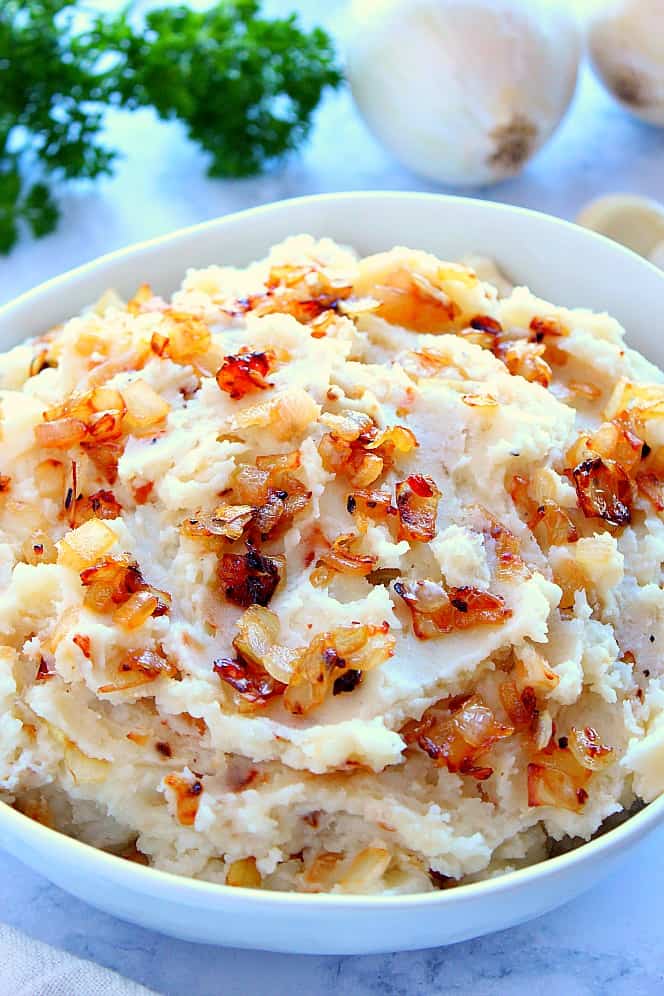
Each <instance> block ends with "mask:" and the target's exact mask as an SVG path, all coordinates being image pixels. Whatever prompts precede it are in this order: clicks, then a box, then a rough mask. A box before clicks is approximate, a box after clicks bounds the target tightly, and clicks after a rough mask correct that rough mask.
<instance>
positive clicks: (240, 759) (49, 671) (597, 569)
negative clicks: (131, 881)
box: [0, 236, 664, 892]
mask: <svg viewBox="0 0 664 996" xmlns="http://www.w3.org/2000/svg"><path fill="white" fill-rule="evenodd" d="M477 268H478V272H482V273H484V272H486V271H485V265H484V264H483V263H482V262H481V261H479V262H478V263H477ZM0 386H1V387H2V390H1V391H0V398H1V406H2V421H1V431H2V440H1V443H0V452H1V454H2V460H1V461H0V474H1V475H2V476H1V477H0V490H1V492H2V493H1V494H0V529H1V534H0V571H1V573H2V588H1V594H0V631H1V632H0V644H1V646H0V797H1V798H2V799H3V800H4V801H6V802H7V803H9V804H11V805H14V806H15V807H16V808H18V809H20V810H21V811H23V812H25V813H27V814H28V815H30V816H32V817H33V818H36V819H39V820H41V821H42V822H44V823H47V824H49V825H51V826H54V827H57V828H58V829H60V830H62V831H64V832H65V833H69V834H73V835H75V836H77V837H80V838H81V839H83V840H86V841H88V842H90V843H92V844H94V845H96V846H98V847H102V848H107V849H111V850H113V851H115V852H117V853H120V854H123V855H124V856H126V857H128V858H131V859H133V860H138V861H142V862H144V863H148V864H151V865H154V866H156V867H159V868H162V869H167V870H169V871H174V872H178V873H181V874H184V875H192V876H196V877H199V878H204V879H208V880H210V881H215V882H228V883H229V884H231V885H249V886H258V887H263V888H266V889H289V890H297V891H302V892H316V891H337V892H338V891H342V892H412V891H423V890H429V889H434V888H441V887H447V886H449V885H454V884H455V883H458V882H463V881H469V880H474V879H477V878H482V877H486V876H490V875H495V874H497V873H499V872H502V871H505V870H508V869H511V868H515V867H519V866H521V865H523V864H527V863H532V862H534V861H538V860H540V859H542V858H544V857H545V856H546V855H547V853H549V849H550V847H551V845H552V842H555V841H558V840H561V839H562V838H566V837H573V838H577V837H580V838H584V839H587V838H589V837H590V836H591V834H593V833H594V832H595V831H596V830H597V828H598V827H599V826H600V824H601V823H602V821H603V820H605V819H606V818H607V817H609V816H611V815H612V814H616V813H619V812H621V811H623V810H627V809H629V807H630V806H632V804H633V803H634V802H635V801H636V800H637V799H641V800H645V801H646V802H647V801H650V800H652V799H653V798H654V797H655V796H656V795H657V794H658V793H659V792H661V791H662V789H664V682H663V681H662V665H661V651H660V647H661V646H662V644H663V643H664V594H663V592H662V588H661V581H662V562H664V523H663V522H662V519H661V517H660V513H661V511H662V510H664V376H663V375H662V374H661V373H660V371H659V370H657V369H656V368H654V367H653V366H651V365H650V364H649V363H648V362H647V361H646V360H644V359H643V358H642V357H641V356H639V355H638V354H636V353H635V352H633V351H631V350H629V349H627V348H626V347H625V345H624V343H623V332H622V329H621V328H620V327H619V326H618V324H617V323H616V322H615V321H614V320H612V319H611V318H609V317H608V316H607V315H596V314H592V313H590V312H588V311H582V310H567V309H565V308H559V307H556V306H554V305H552V304H549V303H547V302H546V301H542V300H539V299H538V298H536V297H534V296H533V295H532V294H531V293H530V292H529V291H528V290H526V289H525V288H522V287H519V288H515V289H513V290H511V289H509V288H507V289H506V288H505V287H504V285H503V287H502V289H501V293H500V295H499V293H498V291H497V290H496V289H495V287H494V286H493V285H492V284H490V283H487V282H483V281H482V280H481V279H480V278H479V277H478V276H477V274H476V272H475V271H474V270H472V269H470V268H468V267H465V266H462V265H459V264H454V263H442V262H440V261H439V260H437V259H435V258H434V257H432V256H430V255H427V254H425V253H422V252H416V251H412V250H409V249H394V250H392V251H391V252H389V253H384V254H380V255H378V256H373V257H370V258H367V259H363V260H358V259H357V258H356V256H355V255H354V254H353V253H351V252H350V251H347V250H345V249H342V248H339V247H338V246H336V245H334V244H333V243H332V242H330V241H328V240H322V241H319V242H316V241H314V240H313V239H311V238H309V237H304V236H302V237H298V238H293V239H289V240H288V241H286V242H285V243H283V244H282V245H280V246H277V247H275V248H274V249H273V250H272V252H271V253H270V255H269V257H268V259H267V260H265V261H262V262H259V263H255V264H253V265H251V266H249V267H248V268H247V269H246V270H236V269H232V268H228V267H218V266H212V267H209V268H208V269H206V270H200V271H190V272H189V273H188V274H187V276H186V278H185V280H184V283H183V285H182V288H181V289H180V290H179V291H177V292H176V293H175V294H174V296H173V299H172V301H171V302H170V303H166V302H165V301H163V300H162V299H161V298H159V297H156V296H154V295H153V293H152V291H151V290H150V288H149V287H142V288H141V289H140V290H139V292H138V293H137V295H136V296H135V297H134V298H133V299H132V300H131V301H129V302H128V303H124V302H122V301H120V300H119V299H118V298H117V297H115V296H114V295H113V294H108V295H106V296H105V298H104V299H103V300H101V301H100V302H98V304H97V305H96V306H95V307H94V308H93V309H92V310H91V311H89V312H86V313H85V314H84V315H82V316H80V317H77V318H73V319H72V320H71V321H69V322H67V324H66V325H64V326H62V327H59V328H56V329H53V330H51V331H49V332H47V333H46V334H45V335H44V336H42V337H41V338H40V339H38V340H36V341H32V342H29V343H26V344H24V345H21V346H18V347H16V348H15V349H13V350H11V351H10V352H9V353H7V354H5V355H4V356H2V357H1V358H0Z"/></svg>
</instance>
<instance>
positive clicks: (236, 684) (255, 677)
mask: <svg viewBox="0 0 664 996" xmlns="http://www.w3.org/2000/svg"><path fill="white" fill-rule="evenodd" d="M213 669H214V672H215V674H218V675H219V677H220V678H221V680H222V681H224V682H225V683H226V684H227V685H230V686H231V688H232V689H233V690H234V691H235V692H236V693H237V697H236V705H237V706H238V708H239V709H240V711H241V712H254V711H255V710H256V709H261V708H262V707H263V706H266V705H267V704H268V702H269V701H270V699H273V698H274V697H275V696H276V695H281V694H282V692H283V691H284V688H285V685H284V684H283V683H282V682H280V681H275V679H274V678H272V677H271V675H269V674H268V673H267V671H265V669H264V668H261V667H258V666H256V665H255V664H251V663H250V662H248V661H243V660H229V659H228V658H227V657H220V658H219V659H218V660H216V661H215V662H214V665H213Z"/></svg>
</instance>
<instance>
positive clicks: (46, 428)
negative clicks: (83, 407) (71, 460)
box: [35, 418, 87, 450]
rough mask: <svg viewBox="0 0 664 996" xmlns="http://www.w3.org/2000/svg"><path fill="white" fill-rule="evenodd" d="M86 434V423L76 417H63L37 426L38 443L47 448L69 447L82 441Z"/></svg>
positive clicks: (60, 448) (36, 436)
mask: <svg viewBox="0 0 664 996" xmlns="http://www.w3.org/2000/svg"><path fill="white" fill-rule="evenodd" d="M86 434H87V429H86V426H85V423H84V422H81V421H80V419H76V418H61V419H57V420H54V421H52V422H43V423H41V424H40V425H36V426H35V439H36V441H37V445H38V446H43V447H45V448H47V449H57V450H64V449H69V447H70V446H76V445H77V444H78V443H80V442H82V440H83V439H85V436H86Z"/></svg>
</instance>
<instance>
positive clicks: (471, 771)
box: [401, 695, 514, 781]
mask: <svg viewBox="0 0 664 996" xmlns="http://www.w3.org/2000/svg"><path fill="white" fill-rule="evenodd" d="M513 733H514V728H513V727H511V726H506V725H505V724H503V723H501V722H499V721H498V720H497V719H496V716H495V715H494V713H493V711H492V710H491V709H490V708H489V706H487V704H486V703H485V702H484V700H483V699H482V697H481V696H480V695H466V696H458V697H457V698H456V699H442V700H441V701H440V702H437V703H436V704H435V705H433V706H430V707H429V708H428V709H427V710H426V711H425V712H424V713H423V715H422V717H421V719H419V720H411V721H409V722H408V723H406V725H405V726H404V727H403V728H402V729H401V736H402V737H403V739H404V740H405V741H406V743H407V744H417V745H418V747H420V749H421V750H423V751H424V752H425V753H426V754H428V755H429V757H430V758H431V760H432V761H433V762H434V764H435V765H436V766H437V767H445V768H447V770H448V771H450V772H452V773H456V772H458V773H459V774H464V775H472V777H473V778H476V779H477V780H478V781H484V780H485V779H486V778H489V777H490V776H491V775H492V774H493V768H491V767H488V766H486V765H478V764H477V761H479V760H480V759H481V758H482V756H483V755H484V754H486V752H487V751H488V750H489V749H490V748H491V747H493V745H494V744H496V743H497V742H498V741H499V740H504V739H505V738H507V737H511V736H512V734H513Z"/></svg>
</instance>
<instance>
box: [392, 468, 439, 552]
mask: <svg viewBox="0 0 664 996" xmlns="http://www.w3.org/2000/svg"><path fill="white" fill-rule="evenodd" d="M439 501H440V491H439V490H438V488H437V486H436V484H435V482H434V481H433V480H432V478H430V477H424V476H423V475H422V474H411V475H410V477H407V478H406V480H405V481H399V482H398V483H397V485H396V503H397V510H398V513H399V522H400V527H399V539H400V540H401V539H408V540H419V541H421V542H423V543H427V542H429V540H432V539H433V538H434V536H435V535H436V515H437V513H438V502H439Z"/></svg>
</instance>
